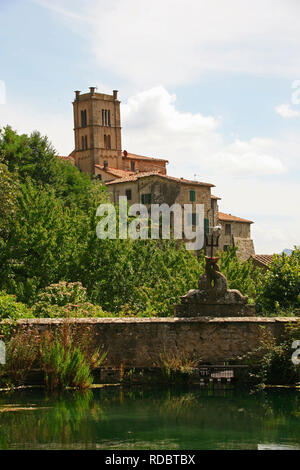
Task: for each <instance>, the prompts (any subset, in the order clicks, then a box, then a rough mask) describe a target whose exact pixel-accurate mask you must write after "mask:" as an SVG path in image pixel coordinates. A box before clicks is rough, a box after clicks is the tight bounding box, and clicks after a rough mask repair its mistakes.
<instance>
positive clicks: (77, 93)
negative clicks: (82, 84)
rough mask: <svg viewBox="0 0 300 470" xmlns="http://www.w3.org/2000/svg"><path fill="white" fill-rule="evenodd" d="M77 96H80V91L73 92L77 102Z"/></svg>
mask: <svg viewBox="0 0 300 470" xmlns="http://www.w3.org/2000/svg"><path fill="white" fill-rule="evenodd" d="M79 95H80V91H79V90H76V91H75V99H76V100H77V101H78V100H79Z"/></svg>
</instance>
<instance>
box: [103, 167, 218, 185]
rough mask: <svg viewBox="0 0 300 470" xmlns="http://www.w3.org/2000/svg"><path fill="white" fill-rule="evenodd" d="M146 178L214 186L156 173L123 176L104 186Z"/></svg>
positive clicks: (146, 172) (147, 172)
mask: <svg viewBox="0 0 300 470" xmlns="http://www.w3.org/2000/svg"><path fill="white" fill-rule="evenodd" d="M148 176H158V177H159V178H163V179H166V180H169V181H175V182H176V183H181V184H188V185H195V186H207V187H213V186H214V184H210V183H203V182H201V181H191V180H186V179H184V178H175V177H174V176H168V175H162V174H161V173H159V172H158V171H145V172H139V173H135V174H133V175H129V176H125V177H124V178H118V179H115V180H114V181H110V182H108V183H106V184H118V183H125V182H127V181H137V180H138V179H140V178H146V177H148Z"/></svg>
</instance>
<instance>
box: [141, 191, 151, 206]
mask: <svg viewBox="0 0 300 470" xmlns="http://www.w3.org/2000/svg"><path fill="white" fill-rule="evenodd" d="M142 204H151V194H150V193H149V194H142Z"/></svg>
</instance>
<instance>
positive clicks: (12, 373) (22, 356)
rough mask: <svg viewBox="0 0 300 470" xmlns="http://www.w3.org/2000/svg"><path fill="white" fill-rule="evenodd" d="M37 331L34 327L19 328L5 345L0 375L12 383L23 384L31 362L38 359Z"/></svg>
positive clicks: (31, 364)
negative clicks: (4, 357)
mask: <svg viewBox="0 0 300 470" xmlns="http://www.w3.org/2000/svg"><path fill="white" fill-rule="evenodd" d="M38 346H39V338H38V332H37V331H36V330H35V329H29V328H26V330H24V329H21V330H20V331H18V332H17V333H16V335H15V336H13V337H12V338H11V339H10V340H9V342H8V343H7V345H6V364H5V365H4V367H3V368H2V369H1V375H2V377H3V378H4V379H5V378H6V379H8V380H9V381H10V382H12V383H13V384H14V385H20V384H23V383H24V381H25V380H26V378H27V375H28V373H29V372H30V370H31V369H32V366H33V364H34V363H35V362H36V361H37V360H38V352H39V347H38Z"/></svg>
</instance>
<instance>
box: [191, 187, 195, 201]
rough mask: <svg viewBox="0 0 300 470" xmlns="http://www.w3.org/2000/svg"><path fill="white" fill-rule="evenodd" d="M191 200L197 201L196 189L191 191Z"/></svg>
mask: <svg viewBox="0 0 300 470" xmlns="http://www.w3.org/2000/svg"><path fill="white" fill-rule="evenodd" d="M190 201H191V202H195V201H196V193H195V191H193V190H191V191H190Z"/></svg>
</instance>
